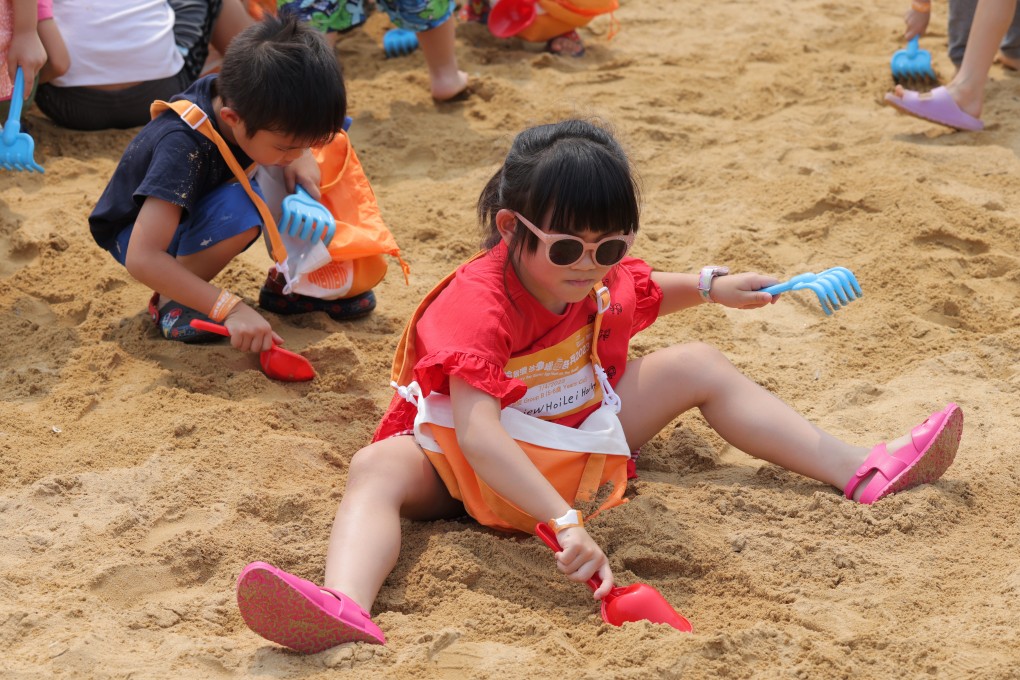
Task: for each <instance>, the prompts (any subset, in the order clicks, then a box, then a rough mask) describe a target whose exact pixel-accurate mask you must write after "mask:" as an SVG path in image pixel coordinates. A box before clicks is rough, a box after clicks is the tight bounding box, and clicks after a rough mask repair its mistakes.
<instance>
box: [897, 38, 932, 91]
mask: <svg viewBox="0 0 1020 680" xmlns="http://www.w3.org/2000/svg"><path fill="white" fill-rule="evenodd" d="M917 40H918V38H917V36H914V37H913V38H911V39H910V42H909V43H907V46H906V47H905V48H903V49H902V50H896V53H895V54H893V56H892V59H890V60H889V68H890V70H891V71H892V78H893V82H895V83H896V84H897V85H903V86H904V87H907V88H909V89H913V90H923V89H926V88H927V89H931V88H932V87H933V86H935V85H937V84H938V82H939V79H938V76H937V75H935V69H934V68H932V65H931V53H930V52H929V51H928V50H922V49H921V48H920V47H919V46H918V42H917Z"/></svg>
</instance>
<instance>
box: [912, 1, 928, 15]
mask: <svg viewBox="0 0 1020 680" xmlns="http://www.w3.org/2000/svg"><path fill="white" fill-rule="evenodd" d="M910 9H912V10H914V11H915V12H920V13H921V14H928V13H929V12H931V2H925V1H924V0H914V1H913V2H911V3H910Z"/></svg>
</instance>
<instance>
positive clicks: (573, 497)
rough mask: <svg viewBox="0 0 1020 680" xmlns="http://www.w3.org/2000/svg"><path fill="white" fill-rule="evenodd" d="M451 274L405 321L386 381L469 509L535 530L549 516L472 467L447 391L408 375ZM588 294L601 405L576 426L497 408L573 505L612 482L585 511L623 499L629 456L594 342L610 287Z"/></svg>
mask: <svg viewBox="0 0 1020 680" xmlns="http://www.w3.org/2000/svg"><path fill="white" fill-rule="evenodd" d="M475 257H478V255H476V256H475ZM453 277H454V274H450V275H449V276H447V277H446V278H445V279H443V280H442V281H441V282H440V283H439V284H438V285H437V286H436V287H435V288H433V289H432V291H431V292H430V293H429V294H428V295H427V296H426V297H425V299H424V300H423V301H422V303H421V304H420V305H419V306H418V308H417V309H416V310H415V313H414V316H412V318H411V320H410V322H408V324H407V327H406V328H405V329H404V333H403V335H402V336H401V338H400V343H399V344H398V346H397V353H396V356H395V358H394V360H393V370H392V373H391V377H392V382H391V385H393V387H394V388H395V389H396V390H397V392H398V393H399V394H400V395H401V396H402V397H404V398H405V399H407V400H408V401H409V402H411V403H412V404H414V405H415V406H417V409H418V414H417V416H416V417H415V420H414V436H415V439H416V440H417V442H418V444H419V445H420V446H421V447H422V449H423V450H424V451H425V455H426V456H427V457H428V459H429V461H430V462H431V463H432V465H433V466H434V467H435V468H436V471H437V472H438V474H439V476H440V478H441V479H442V480H443V483H444V484H445V485H446V488H447V490H448V491H449V492H450V495H451V496H453V497H454V498H456V499H458V500H460V501H462V502H463V503H464V507H465V509H466V510H467V512H468V514H469V515H471V516H472V517H474V518H475V519H476V520H477V521H478V522H479V523H481V524H484V525H485V526H488V527H492V528H494V529H501V530H504V531H523V532H527V533H532V534H533V533H535V525H536V524H537V523H538V522H539V521H542V522H545V521H548V519H549V518H548V517H542V518H535V517H532V516H530V515H528V514H527V513H526V512H524V511H523V510H521V509H520V508H518V507H517V506H516V505H514V504H513V503H511V502H510V501H508V500H507V499H505V498H503V497H502V496H500V495H499V494H498V493H496V491H494V490H493V489H492V487H490V486H489V485H488V484H486V483H485V482H484V481H483V480H482V479H480V478H479V477H478V476H477V475H476V474H475V472H474V470H473V469H472V468H471V465H470V463H468V461H467V458H465V456H464V453H463V451H461V449H460V445H459V444H458V443H457V433H456V432H455V431H454V428H453V409H452V406H451V404H450V397H448V396H447V395H445V394H440V393H438V392H433V393H432V394H429V395H428V396H427V397H423V396H422V394H421V389H420V388H419V386H418V383H417V382H415V381H414V366H415V364H416V363H417V356H416V352H415V330H414V329H415V327H416V326H417V323H418V320H419V319H420V318H421V316H422V314H424V312H425V309H426V308H427V307H428V306H429V304H431V303H432V301H433V300H435V298H436V297H437V296H438V295H439V293H440V292H442V290H443V289H444V288H446V286H447V285H448V284H449V283H450V281H451V280H452V279H453ZM592 294H593V295H594V296H595V298H596V300H597V302H598V314H597V315H596V317H595V323H594V327H593V334H592V340H591V343H592V346H591V359H592V367H593V369H594V371H595V374H596V376H597V378H598V382H599V385H600V387H601V389H602V405H601V406H600V407H599V408H598V409H597V410H595V411H594V412H593V413H592V414H591V415H589V416H588V417H587V418H586V419H585V420H584V422H583V423H581V424H580V425H579V426H577V427H576V428H573V427H567V426H565V425H559V424H557V423H553V422H550V421H547V420H542V419H540V418H536V417H534V416H529V415H526V414H524V413H523V412H521V411H518V410H517V409H515V408H513V407H508V408H505V409H503V410H502V412H501V414H500V422H501V424H502V425H503V427H504V428H505V429H506V431H507V432H508V433H509V434H510V436H511V437H513V439H514V440H515V441H516V442H517V444H518V445H519V446H520V447H521V449H522V450H523V451H524V453H525V454H526V455H527V456H528V458H529V459H531V462H532V463H533V464H534V465H535V467H536V468H538V470H539V472H541V473H542V475H543V476H544V477H545V478H546V479H547V480H549V482H550V483H551V484H552V485H553V487H555V489H556V491H557V492H559V494H560V496H561V497H562V498H563V499H564V500H565V501H567V502H568V503H570V504H571V507H574V506H575V504H576V503H579V502H580V503H590V502H591V501H592V500H594V499H595V496H596V493H597V492H598V490H599V488H600V487H601V486H602V485H604V484H612V491H611V492H610V494H609V497H608V498H607V499H606V500H605V501H604V502H603V503H602V504H601V505H600V506H599V507H598V509H597V510H595V511H594V512H592V513H591V514H590V515H589V517H593V516H595V515H596V514H598V513H599V512H601V511H602V510H605V509H607V508H611V507H615V506H617V505H621V504H622V503H625V502H626V500H625V499H624V498H623V494H624V492H625V491H626V488H627V461H628V460H630V446H629V445H628V444H627V439H626V437H625V436H624V433H623V427H622V426H621V425H620V420H619V418H617V416H616V414H617V413H619V410H620V399H619V397H617V395H616V394H615V392H613V388H612V387H611V386H610V384H609V378H608V377H607V376H606V373H605V371H604V370H602V365H601V363H600V362H599V358H598V353H597V352H596V347H595V346H596V342H597V339H598V335H599V329H600V327H601V324H602V316H603V313H604V312H605V310H606V309H608V308H609V290H608V289H607V288H606V287H605V286H603V285H601V284H600V285H599V286H598V287H597V290H593V291H592Z"/></svg>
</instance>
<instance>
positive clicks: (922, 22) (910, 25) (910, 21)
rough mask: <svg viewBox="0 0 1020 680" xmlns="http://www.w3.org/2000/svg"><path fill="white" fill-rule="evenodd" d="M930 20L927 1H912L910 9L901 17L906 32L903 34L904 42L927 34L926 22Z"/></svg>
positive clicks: (929, 7)
mask: <svg viewBox="0 0 1020 680" xmlns="http://www.w3.org/2000/svg"><path fill="white" fill-rule="evenodd" d="M930 18H931V5H930V4H929V3H928V2H927V1H921V0H914V2H913V3H912V4H911V6H910V9H908V10H907V13H906V14H905V15H903V21H904V23H906V25H907V30H906V31H905V32H904V33H903V37H904V38H905V39H906V40H910V39H911V38H913V37H914V36H921V35H924V34H925V33H927V32H928V20H929V19H930Z"/></svg>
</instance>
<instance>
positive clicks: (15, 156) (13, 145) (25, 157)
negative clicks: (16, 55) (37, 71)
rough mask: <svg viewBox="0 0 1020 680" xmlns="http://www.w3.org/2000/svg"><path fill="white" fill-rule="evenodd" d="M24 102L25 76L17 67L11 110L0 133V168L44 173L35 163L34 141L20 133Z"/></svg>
mask: <svg viewBox="0 0 1020 680" xmlns="http://www.w3.org/2000/svg"><path fill="white" fill-rule="evenodd" d="M24 101H25V76H24V74H23V73H22V72H21V67H20V66H19V67H18V71H17V73H16V74H15V75H14V91H13V92H11V109H10V112H9V113H8V114H7V122H6V123H4V127H3V131H2V132H0V168H3V169H5V170H25V171H28V172H32V171H34V172H46V171H45V170H44V169H43V166H41V165H39V164H38V163H36V162H35V140H34V139H32V135H30V134H28V133H27V132H22V131H21V106H22V103H23V102H24Z"/></svg>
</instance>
